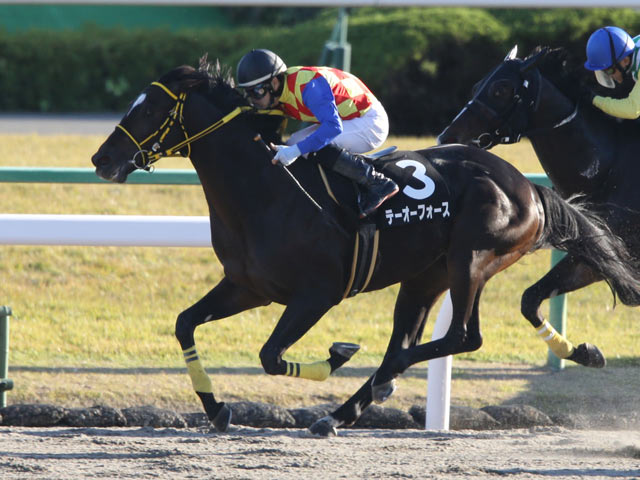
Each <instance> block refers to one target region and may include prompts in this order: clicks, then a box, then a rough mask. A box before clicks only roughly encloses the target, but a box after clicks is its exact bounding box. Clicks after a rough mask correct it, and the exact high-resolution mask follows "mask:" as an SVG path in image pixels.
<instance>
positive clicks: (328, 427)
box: [309, 417, 338, 438]
mask: <svg viewBox="0 0 640 480" xmlns="http://www.w3.org/2000/svg"><path fill="white" fill-rule="evenodd" d="M309 432H310V433H311V435H313V436H314V437H322V438H328V437H336V436H337V435H338V430H337V429H336V427H335V426H334V425H333V422H331V417H324V418H321V419H320V420H317V421H316V422H315V423H314V424H313V425H311V426H310V427H309Z"/></svg>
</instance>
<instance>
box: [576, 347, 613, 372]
mask: <svg viewBox="0 0 640 480" xmlns="http://www.w3.org/2000/svg"><path fill="white" fill-rule="evenodd" d="M567 360H572V361H574V362H576V363H579V364H580V365H584V366H585V367H592V368H603V367H604V366H605V365H606V364H607V360H606V359H605V358H604V355H603V354H602V352H601V351H600V349H599V348H598V347H596V346H595V345H591V344H590V343H581V344H580V345H578V346H577V347H576V348H575V349H574V350H573V353H572V354H571V355H569V356H568V357H567Z"/></svg>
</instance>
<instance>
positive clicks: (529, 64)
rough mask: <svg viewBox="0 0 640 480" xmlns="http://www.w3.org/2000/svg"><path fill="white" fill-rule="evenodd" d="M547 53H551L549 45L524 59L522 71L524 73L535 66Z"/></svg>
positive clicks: (521, 66)
mask: <svg viewBox="0 0 640 480" xmlns="http://www.w3.org/2000/svg"><path fill="white" fill-rule="evenodd" d="M547 53H549V47H544V48H542V49H541V50H540V51H539V52H538V53H536V54H535V55H532V56H531V57H529V58H527V59H526V60H524V61H523V62H522V65H520V71H521V72H522V73H526V72H528V71H529V70H531V69H532V68H533V67H535V66H536V64H537V63H538V62H539V61H540V60H542V59H543V58H544V57H545V56H546V55H547Z"/></svg>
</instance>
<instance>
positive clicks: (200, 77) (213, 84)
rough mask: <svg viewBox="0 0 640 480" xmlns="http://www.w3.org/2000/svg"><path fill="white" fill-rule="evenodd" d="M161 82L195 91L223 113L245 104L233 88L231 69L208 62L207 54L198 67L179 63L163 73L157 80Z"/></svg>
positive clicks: (218, 63) (187, 90) (184, 89)
mask: <svg viewBox="0 0 640 480" xmlns="http://www.w3.org/2000/svg"><path fill="white" fill-rule="evenodd" d="M158 81H159V82H160V83H162V84H171V85H174V84H177V87H178V89H179V90H180V91H181V92H189V91H196V92H198V93H199V94H201V95H202V96H204V97H205V98H206V99H207V100H209V101H210V102H211V103H213V104H214V105H215V106H216V107H217V108H219V109H221V110H222V111H224V112H225V113H227V112H228V111H231V110H233V109H234V108H235V107H238V106H241V105H247V101H246V99H245V98H244V97H243V96H242V95H241V94H240V92H238V91H237V90H236V89H235V82H234V80H233V75H232V73H231V69H230V68H229V67H227V66H225V65H222V64H220V62H219V61H218V60H217V59H216V60H215V62H209V61H208V59H207V54H204V55H203V56H202V57H201V58H200V61H199V65H198V68H197V69H196V68H194V67H192V66H190V65H181V66H179V67H177V68H174V69H173V70H171V71H169V72H167V73H165V74H164V75H163V76H162V77H160V79H159V80H158Z"/></svg>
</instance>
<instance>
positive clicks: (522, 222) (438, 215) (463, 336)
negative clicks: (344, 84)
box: [92, 62, 640, 436]
mask: <svg viewBox="0 0 640 480" xmlns="http://www.w3.org/2000/svg"><path fill="white" fill-rule="evenodd" d="M244 108H245V100H244V99H243V98H242V96H241V95H240V94H239V93H238V92H237V91H236V90H234V88H233V83H232V80H231V79H230V78H229V76H228V75H225V74H224V73H223V72H222V71H221V70H220V69H219V67H216V66H211V65H209V64H207V63H205V62H201V65H200V68H199V69H197V70H196V69H194V68H192V67H188V66H183V67H179V68H177V69H175V70H173V71H170V72H169V73H167V74H165V75H164V76H162V77H161V78H160V79H159V81H158V82H153V83H152V84H151V85H149V86H148V87H147V88H146V89H145V90H144V91H143V93H142V94H141V95H140V97H138V99H137V100H136V101H135V102H134V103H133V104H132V106H131V108H130V110H129V112H128V113H127V114H126V115H125V116H124V117H123V119H122V121H121V123H120V124H119V125H118V126H117V127H118V128H116V130H115V131H114V132H113V133H112V134H111V135H110V136H109V137H108V138H107V140H106V141H105V142H104V144H103V145H102V146H101V147H100V149H99V150H98V152H97V153H96V154H95V155H94V156H93V158H92V161H93V164H94V165H95V166H96V173H97V174H98V175H99V176H100V177H102V178H105V179H108V180H112V181H114V182H124V181H125V180H126V179H127V175H129V174H130V173H131V172H132V171H134V170H135V169H137V168H148V167H149V164H150V163H151V162H153V161H155V160H157V159H159V158H160V157H162V156H166V155H169V154H173V153H175V152H180V153H182V154H184V155H187V154H188V155H189V156H190V159H191V161H192V163H193V165H194V167H195V169H196V171H197V173H198V176H199V178H200V181H201V183H202V187H203V189H204V193H205V197H206V200H207V203H208V206H209V211H210V217H211V225H212V229H211V239H212V244H213V248H214V250H215V252H216V254H217V256H218V258H219V260H220V262H221V263H222V265H223V267H224V277H223V278H222V280H221V281H220V283H219V284H218V285H217V286H215V287H214V288H213V289H212V290H211V291H210V292H209V293H207V294H206V295H205V296H204V297H203V298H202V299H201V300H199V301H198V302H197V303H196V304H194V305H193V306H191V307H189V308H188V309H186V310H185V311H184V312H182V313H181V314H180V315H179V316H178V318H177V321H176V337H177V339H178V341H179V342H180V345H181V347H182V350H183V352H184V356H185V361H186V363H187V368H188V372H189V375H190V377H191V380H192V383H193V387H194V389H195V391H196V392H197V394H198V396H199V397H200V399H201V401H202V403H203V406H204V409H205V411H206V413H207V415H208V417H209V419H210V420H211V421H212V423H213V425H214V426H215V427H216V428H217V429H218V430H219V431H225V430H226V429H227V427H228V425H229V422H230V419H231V411H230V409H229V407H228V406H227V405H225V404H224V402H219V401H217V400H216V399H215V397H214V394H213V389H212V385H211V381H210V379H209V377H208V376H207V374H206V373H205V371H204V367H203V366H202V364H201V362H200V360H199V359H198V355H197V353H196V349H195V343H194V330H195V328H196V327H197V326H199V325H202V324H204V323H206V322H209V321H212V320H218V319H222V318H225V317H229V316H231V315H234V314H236V313H238V312H241V311H244V310H247V309H250V308H255V307H259V306H263V305H267V304H269V303H271V302H277V303H280V304H284V305H286V308H285V310H284V312H283V314H282V317H281V318H280V320H279V321H278V324H277V326H276V327H275V329H274V331H273V333H272V334H271V336H270V338H269V339H268V340H267V342H266V343H265V345H264V346H263V348H262V349H261V351H260V360H261V363H262V366H263V368H264V370H265V372H266V373H268V374H270V375H292V376H299V377H303V378H310V379H314V380H324V379H326V378H327V377H328V376H329V375H330V374H331V373H332V372H333V371H335V370H336V369H337V368H339V367H340V366H341V365H342V364H344V363H345V362H346V361H347V360H348V359H349V358H350V357H351V355H352V354H353V353H354V352H355V350H356V348H355V347H354V346H353V344H342V343H337V344H334V346H333V347H332V348H331V349H330V358H329V359H328V360H324V361H319V362H316V363H312V364H300V363H293V362H288V361H286V360H284V359H283V355H284V354H285V352H286V351H287V349H288V348H289V347H290V346H291V345H293V344H294V343H295V342H296V341H297V340H299V339H300V338H301V337H302V336H303V335H304V334H305V333H306V332H307V331H308V330H309V329H310V328H311V327H312V326H313V325H314V324H315V323H316V322H317V321H318V320H319V319H320V318H321V317H322V316H323V315H324V314H325V313H326V312H327V311H328V310H329V309H330V308H331V307H333V306H334V305H336V304H338V303H339V302H340V301H342V299H343V298H344V297H345V295H346V294H347V290H345V289H346V287H347V285H348V284H349V282H350V277H351V276H352V275H351V273H350V272H351V265H352V256H353V251H354V238H355V230H356V226H357V222H358V220H357V215H356V213H355V212H356V198H357V197H356V191H355V190H354V186H353V184H351V183H350V182H349V181H347V180H346V179H344V178H341V177H339V176H336V175H334V174H333V173H331V172H329V173H327V177H328V178H329V183H330V186H331V188H330V190H331V192H332V194H330V193H329V190H328V189H327V188H326V186H325V184H324V183H323V181H322V179H321V175H320V174H319V169H318V166H317V164H315V162H313V161H312V160H310V159H299V160H298V161H297V162H296V163H295V164H294V165H292V167H291V169H290V171H289V170H287V169H284V168H279V167H275V166H273V165H272V163H271V158H272V153H271V152H270V151H269V149H268V148H266V145H265V144H264V143H263V142H262V140H261V139H260V137H259V135H257V134H260V133H262V134H263V135H264V134H266V132H260V129H261V128H262V127H261V126H260V125H259V123H260V122H261V120H260V119H261V118H262V117H263V116H262V115H252V114H250V113H240V112H244ZM232 118H233V119H232ZM147 145H149V150H147V149H146V147H147ZM377 166H378V167H379V168H389V169H390V170H389V172H388V174H390V175H394V177H395V178H396V180H397V181H398V182H399V183H400V185H401V189H402V193H401V194H398V195H396V198H394V199H391V200H390V201H388V202H386V203H385V204H384V205H383V207H382V208H381V209H380V212H379V217H378V219H376V221H377V226H378V228H379V249H378V255H377V257H376V259H375V262H374V263H373V268H371V270H370V281H369V283H368V285H367V286H366V288H365V289H364V290H366V291H372V290H377V289H381V288H384V287H386V286H388V285H391V284H394V283H398V282H400V284H401V286H400V291H399V294H398V298H397V302H396V306H395V312H394V321H393V333H392V335H391V338H390V341H389V345H388V349H387V352H386V354H385V357H384V359H383V362H382V364H381V366H380V368H379V369H378V371H377V372H376V374H375V375H374V376H373V377H372V378H370V379H369V381H367V382H366V383H365V384H364V385H363V386H362V387H361V388H360V389H359V390H358V392H356V393H355V394H354V395H353V396H352V397H351V398H350V399H349V400H348V401H347V402H346V403H345V404H344V405H343V406H341V407H340V408H338V409H337V410H336V411H335V412H333V413H332V414H331V415H329V416H327V417H325V418H323V419H320V420H318V421H317V422H316V423H314V424H313V425H312V426H311V427H310V430H311V432H312V433H314V434H316V435H321V436H329V435H333V434H336V433H337V431H336V427H338V426H341V425H348V424H352V423H353V422H355V421H356V420H357V418H358V417H359V416H360V414H361V412H362V410H363V409H364V408H366V407H367V406H368V405H370V404H371V402H372V401H376V402H382V401H384V400H385V399H386V398H387V397H388V396H389V395H390V394H391V393H392V392H393V390H394V388H395V386H394V383H395V380H394V378H395V377H396V376H398V375H399V374H401V373H402V372H404V371H405V370H406V369H407V368H408V367H409V366H411V365H413V364H415V363H417V362H421V361H424V360H429V359H432V358H436V357H441V356H445V355H451V354H456V353H460V352H469V351H473V350H476V349H478V348H480V346H481V344H482V338H481V334H480V320H479V313H478V306H479V299H480V294H481V292H482V289H483V287H484V285H485V284H486V282H487V281H488V280H489V279H490V278H491V277H492V276H493V275H495V274H496V273H498V272H499V271H501V270H504V269H505V268H507V267H508V266H509V265H511V264H513V263H514V262H516V261H517V260H518V259H519V258H521V257H522V256H523V255H525V254H526V253H527V252H530V251H533V250H536V249H539V248H542V247H545V246H550V245H553V246H555V247H558V248H561V249H564V250H568V251H570V252H572V253H574V255H575V256H576V257H578V258H584V259H585V261H587V262H590V264H591V265H592V266H593V268H594V269H596V270H597V271H598V272H600V274H601V275H604V276H605V277H606V278H610V279H611V281H612V284H613V285H614V287H615V288H616V289H617V288H622V289H632V288H634V286H635V285H638V280H639V279H640V274H639V272H638V271H637V270H634V269H633V268H632V267H633V264H631V263H629V264H625V260H626V259H627V256H626V253H625V251H624V247H623V245H621V244H620V242H618V241H617V239H616V237H613V236H611V235H609V234H608V232H607V230H606V229H603V228H601V226H600V224H599V222H598V220H597V219H596V218H595V217H594V216H592V215H589V214H585V213H584V212H582V211H581V209H580V207H579V205H577V204H571V203H567V202H565V201H564V200H562V199H561V198H560V197H559V196H558V195H557V194H555V193H554V192H553V191H551V190H550V189H547V188H544V187H539V186H535V185H533V184H532V183H531V182H529V181H528V180H527V179H526V178H525V177H524V176H522V175H521V174H520V173H519V172H518V171H517V170H516V169H515V168H513V167H512V166H511V165H509V164H508V163H507V162H505V161H503V160H501V159H500V158H498V157H496V156H494V155H492V154H491V153H488V152H484V151H482V150H478V149H476V148H470V147H465V146H445V147H434V148H430V149H426V150H421V151H418V152H397V153H394V154H392V155H391V156H389V157H387V158H385V159H381V160H380V161H379V162H378V163H377ZM291 175H294V176H295V179H293V177H292V176H291ZM298 182H299V183H298ZM332 196H333V197H335V198H336V199H339V200H341V202H342V203H343V205H345V206H340V205H338V204H337V203H336V202H335V201H334V200H333V199H332ZM385 227H386V228H385ZM447 289H450V290H451V298H452V303H453V319H452V323H451V327H450V329H449V331H448V333H447V334H446V336H445V337H444V338H442V339H441V340H436V341H431V342H427V343H425V344H422V345H419V342H420V339H421V336H422V333H423V329H424V326H425V322H426V319H427V315H428V313H429V310H430V309H431V307H432V306H433V304H434V303H435V302H436V300H437V299H438V297H439V296H440V295H441V294H442V293H443V292H444V291H446V290H447ZM554 338H555V340H550V341H552V342H555V343H558V344H562V338H558V337H554Z"/></svg>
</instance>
